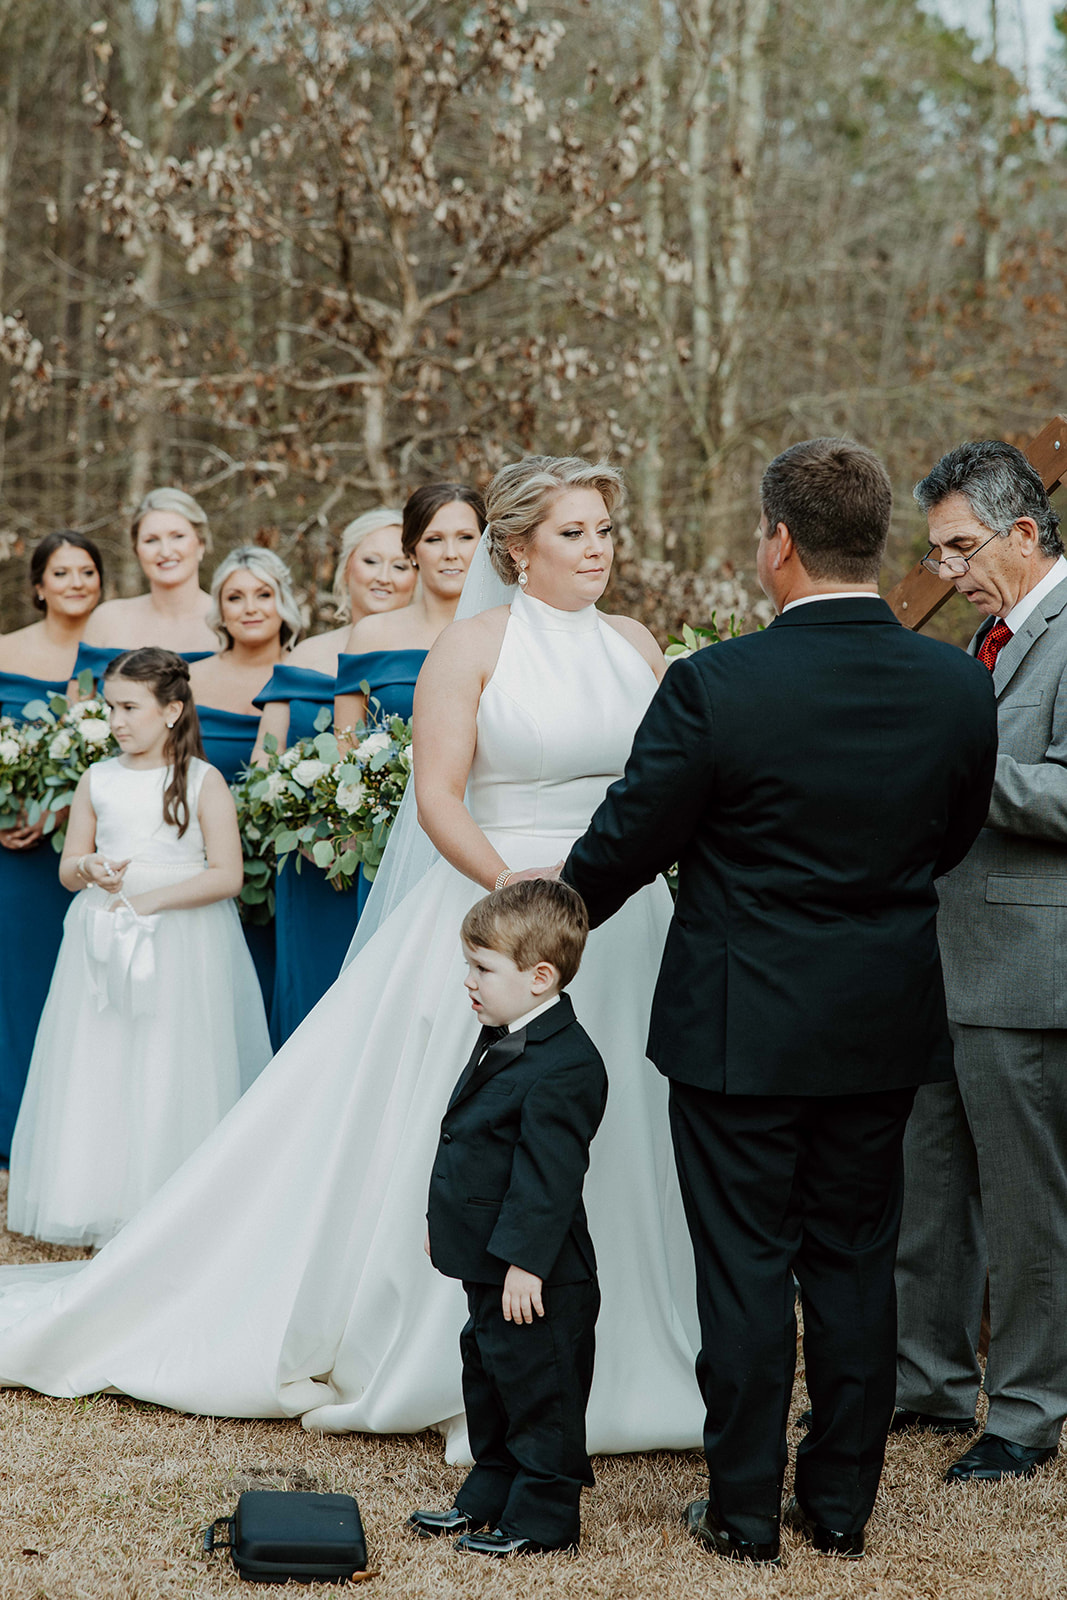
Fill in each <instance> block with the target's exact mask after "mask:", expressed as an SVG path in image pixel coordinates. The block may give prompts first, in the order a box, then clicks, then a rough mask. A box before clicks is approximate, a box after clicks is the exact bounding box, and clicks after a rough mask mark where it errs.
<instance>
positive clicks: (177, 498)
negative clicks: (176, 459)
mask: <svg viewBox="0 0 1067 1600" xmlns="http://www.w3.org/2000/svg"><path fill="white" fill-rule="evenodd" d="M149 511H173V512H175V513H176V514H177V515H178V516H179V517H184V518H185V520H186V522H191V523H192V525H193V527H194V528H195V529H196V532H197V534H198V535H199V538H200V542H201V544H203V545H204V546H205V547H206V548H207V549H208V550H210V549H211V529H210V528H209V527H208V523H207V512H206V511H205V510H204V508H203V506H202V505H200V504H199V502H198V501H196V500H194V499H193V497H192V495H191V494H186V492H185V490H184V489H150V490H149V491H148V493H147V494H146V495H145V497H144V499H143V500H142V501H141V504H140V505H139V506H138V507H137V510H136V511H135V512H134V514H133V522H132V523H131V525H130V538H131V539H132V541H133V545H134V549H136V548H137V533H138V530H139V528H140V526H141V518H142V517H144V516H146V515H147V514H148V512H149Z"/></svg>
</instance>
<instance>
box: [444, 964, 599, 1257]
mask: <svg viewBox="0 0 1067 1600" xmlns="http://www.w3.org/2000/svg"><path fill="white" fill-rule="evenodd" d="M607 1094H608V1080H607V1075H606V1073H605V1071H604V1063H603V1061H602V1060H601V1059H600V1056H599V1054H598V1053H597V1049H596V1046H595V1045H594V1044H593V1042H592V1040H591V1039H590V1038H589V1035H588V1034H587V1033H586V1032H585V1030H584V1029H583V1028H582V1027H581V1026H580V1025H579V1023H578V1022H577V1021H576V1020H575V1016H574V1007H573V1006H572V1005H571V1002H570V1000H569V999H568V997H567V996H566V995H561V996H560V999H559V1001H558V1002H557V1004H556V1005H554V1006H551V1007H550V1008H549V1009H548V1010H547V1011H543V1012H542V1013H541V1014H540V1016H537V1017H534V1018H533V1020H532V1021H531V1022H529V1023H527V1025H526V1027H525V1028H520V1029H518V1030H517V1031H516V1032H515V1033H509V1034H508V1035H507V1036H506V1037H505V1038H503V1039H501V1040H500V1041H499V1042H498V1043H497V1044H494V1045H491V1046H490V1048H489V1050H488V1051H487V1052H486V1053H485V1055H484V1056H483V1057H482V1059H481V1061H480V1062H479V1061H478V1050H477V1049H476V1050H475V1052H474V1054H473V1055H472V1057H471V1059H470V1061H468V1063H467V1066H466V1067H465V1069H464V1071H463V1073H462V1075H461V1077H460V1080H459V1082H458V1083H457V1084H456V1087H455V1089H453V1091H452V1098H451V1099H450V1101H449V1102H448V1110H447V1111H446V1112H445V1115H444V1119H443V1121H442V1123H441V1139H440V1142H439V1144H438V1146H437V1156H436V1158H435V1160H434V1164H433V1172H432V1175H431V1177H430V1203H429V1208H428V1211H427V1219H428V1222H429V1228H430V1257H431V1260H432V1261H433V1264H434V1266H435V1267H436V1268H437V1269H438V1271H439V1272H443V1273H444V1274H445V1275H446V1276H447V1277H449V1278H463V1279H465V1280H466V1281H467V1282H468V1283H503V1281H504V1276H505V1274H506V1272H507V1270H508V1267H509V1266H511V1265H512V1264H514V1265H515V1266H517V1267H522V1268H524V1270H525V1271H527V1272H533V1273H535V1274H536V1275H537V1277H539V1278H541V1279H543V1280H544V1282H545V1283H547V1284H560V1283H580V1282H582V1281H583V1280H585V1279H588V1278H592V1277H593V1276H594V1275H595V1273H596V1256H595V1255H594V1253H593V1244H592V1240H591V1239H590V1237H589V1228H588V1225H587V1223H586V1220H585V1207H584V1206H583V1205H582V1183H583V1180H584V1178H585V1172H586V1168H587V1167H588V1165H589V1145H590V1142H591V1140H592V1138H593V1135H594V1133H596V1130H597V1128H598V1127H599V1126H600V1119H601V1117H602V1116H603V1115H604V1105H605V1102H606V1100H607Z"/></svg>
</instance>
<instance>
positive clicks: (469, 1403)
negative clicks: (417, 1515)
mask: <svg viewBox="0 0 1067 1600" xmlns="http://www.w3.org/2000/svg"><path fill="white" fill-rule="evenodd" d="M463 1287H464V1289H465V1290H466V1291H467V1306H468V1309H469V1311H470V1318H469V1320H468V1322H467V1324H466V1326H465V1327H464V1329H463V1332H462V1333H461V1334H460V1341H459V1342H460V1353H461V1355H462V1357H463V1404H464V1408H465V1409H466V1413H467V1433H468V1438H469V1439H470V1447H471V1454H472V1455H473V1457H474V1466H473V1467H472V1468H471V1470H470V1472H469V1473H468V1475H467V1477H466V1479H465V1481H464V1483H463V1487H462V1488H461V1489H460V1491H459V1493H458V1494H457V1495H456V1505H457V1506H459V1507H460V1508H461V1509H462V1510H463V1511H465V1512H466V1513H467V1515H468V1516H469V1517H471V1518H472V1519H473V1520H474V1521H475V1522H485V1523H488V1525H489V1527H490V1528H500V1529H502V1530H503V1532H504V1533H508V1534H511V1535H512V1536H513V1537H519V1538H526V1539H535V1540H536V1541H537V1542H538V1543H539V1544H544V1545H549V1546H551V1547H557V1546H558V1547H564V1546H566V1545H570V1544H577V1542H578V1535H579V1531H580V1521H579V1511H578V1502H579V1500H580V1498H581V1493H582V1485H583V1484H588V1485H592V1483H593V1469H592V1467H591V1466H590V1464H589V1455H588V1452H587V1450H586V1447H585V1408H586V1405H587V1403H588V1400H589V1390H590V1388H591V1386H592V1382H593V1349H594V1338H595V1328H596V1319H597V1312H598V1311H599V1310H600V1290H599V1288H598V1287H597V1284H596V1280H595V1279H590V1280H588V1281H587V1282H585V1283H565V1284H557V1285H554V1286H553V1287H550V1288H545V1289H542V1291H541V1298H542V1302H543V1304H544V1308H545V1314H544V1316H543V1317H537V1316H535V1317H534V1320H533V1322H532V1323H525V1322H519V1323H515V1322H505V1321H504V1313H503V1311H502V1309H501V1304H500V1297H501V1286H500V1285H499V1284H486V1283H464V1285H463Z"/></svg>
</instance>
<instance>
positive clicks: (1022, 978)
mask: <svg viewBox="0 0 1067 1600" xmlns="http://www.w3.org/2000/svg"><path fill="white" fill-rule="evenodd" d="M983 631H984V629H979V631H978V633H977V634H976V635H975V637H974V638H973V639H972V640H971V643H970V646H969V649H970V652H971V654H972V655H973V654H974V653H975V650H976V649H977V645H978V643H979V641H980V638H981V636H982V633H983ZM993 687H994V690H995V692H996V696H997V721H998V725H999V731H1000V746H999V754H998V756H997V774H996V781H995V783H994V786H993V798H992V801H991V803H990V808H989V817H988V819H987V822H986V826H985V827H984V828H983V829H982V832H981V833H980V834H979V835H978V839H977V840H976V842H975V844H974V846H973V847H972V849H971V851H970V853H969V855H967V856H966V857H965V859H964V860H963V861H962V862H961V863H960V865H959V866H958V867H956V868H954V869H953V871H951V872H949V873H946V874H945V876H944V877H943V878H940V879H939V880H938V885H937V887H938V892H939V895H940V900H941V909H940V912H939V914H938V921H937V932H938V939H939V941H940V944H941V959H942V962H943V965H944V973H945V994H946V997H947V1000H948V1014H949V1019H950V1020H951V1021H953V1022H962V1023H970V1024H972V1025H975V1026H978V1027H987V1028H988V1027H993V1028H1067V579H1064V581H1063V582H1062V583H1060V584H1057V586H1056V588H1055V589H1053V591H1052V593H1051V594H1049V595H1046V597H1045V599H1044V600H1043V601H1042V602H1041V603H1040V604H1039V605H1037V606H1036V607H1035V608H1034V610H1033V611H1032V612H1031V614H1030V616H1029V617H1028V618H1027V620H1026V622H1025V623H1024V624H1023V626H1022V627H1021V628H1020V629H1019V632H1018V633H1017V634H1016V635H1015V637H1014V638H1013V639H1010V640H1009V641H1008V643H1007V644H1006V645H1005V646H1004V648H1003V649H1002V650H1001V652H1000V654H999V656H998V657H997V662H996V668H995V671H994V673H993Z"/></svg>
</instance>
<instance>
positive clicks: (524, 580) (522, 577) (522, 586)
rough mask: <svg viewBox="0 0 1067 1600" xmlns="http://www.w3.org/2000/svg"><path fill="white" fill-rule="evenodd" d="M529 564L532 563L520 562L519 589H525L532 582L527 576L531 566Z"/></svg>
mask: <svg viewBox="0 0 1067 1600" xmlns="http://www.w3.org/2000/svg"><path fill="white" fill-rule="evenodd" d="M529 564H530V563H529V562H528V561H520V562H519V588H520V589H525V587H526V585H527V584H528V583H529V581H530V580H529V578H528V577H527V576H526V568H527V567H528V566H529Z"/></svg>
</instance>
